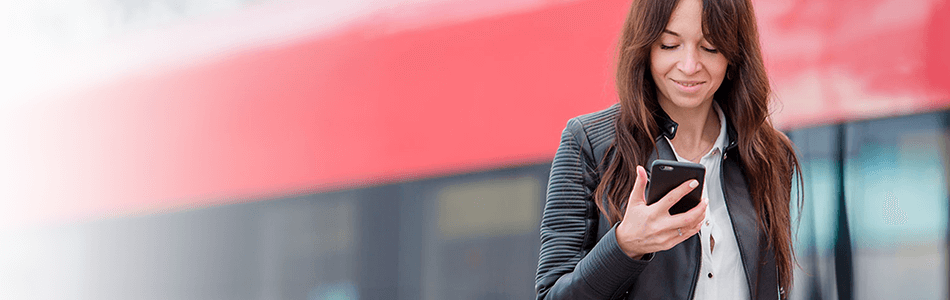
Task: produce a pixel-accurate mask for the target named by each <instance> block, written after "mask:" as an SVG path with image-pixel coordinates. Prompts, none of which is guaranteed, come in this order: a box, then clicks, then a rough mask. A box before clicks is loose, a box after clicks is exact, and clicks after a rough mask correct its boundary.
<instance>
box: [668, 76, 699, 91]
mask: <svg viewBox="0 0 950 300" xmlns="http://www.w3.org/2000/svg"><path fill="white" fill-rule="evenodd" d="M670 80H673V79H670ZM673 82H675V83H676V85H678V86H679V87H680V90H682V91H684V92H687V93H692V92H695V91H698V90H699V87H700V86H701V85H702V84H704V83H706V82H705V81H679V80H673Z"/></svg>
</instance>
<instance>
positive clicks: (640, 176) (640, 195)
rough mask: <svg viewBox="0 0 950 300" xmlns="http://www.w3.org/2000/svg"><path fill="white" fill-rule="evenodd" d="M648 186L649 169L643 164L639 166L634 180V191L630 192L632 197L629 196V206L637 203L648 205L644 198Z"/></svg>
mask: <svg viewBox="0 0 950 300" xmlns="http://www.w3.org/2000/svg"><path fill="white" fill-rule="evenodd" d="M646 186H647V171H646V169H644V168H643V167H641V166H637V178H636V179H635V181H634V182H633V191H631V192H630V197H629V198H627V208H628V209H629V208H630V207H631V206H635V205H646V199H644V198H645V197H644V191H646Z"/></svg>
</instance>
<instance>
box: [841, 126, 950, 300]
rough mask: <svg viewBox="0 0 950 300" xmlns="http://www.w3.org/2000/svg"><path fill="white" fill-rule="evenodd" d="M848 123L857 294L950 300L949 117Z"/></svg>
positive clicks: (847, 189) (848, 185)
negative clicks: (949, 291)
mask: <svg viewBox="0 0 950 300" xmlns="http://www.w3.org/2000/svg"><path fill="white" fill-rule="evenodd" d="M846 129H847V130H846V131H845V138H846V149H845V182H844V186H845V194H846V195H847V196H846V197H845V200H846V202H847V212H848V215H849V222H850V228H851V240H852V245H853V254H852V255H853V257H854V291H855V295H854V298H856V299H866V298H881V299H897V298H904V299H946V298H947V291H946V282H947V269H946V268H947V267H946V265H947V259H946V256H947V239H946V235H947V222H948V218H947V215H948V203H947V176H946V175H947V165H946V159H947V144H946V143H947V142H946V141H947V133H946V132H947V131H946V129H947V128H946V124H945V123H944V115H943V114H924V115H916V116H907V117H899V118H891V119H882V120H872V121H866V122H856V123H852V124H847V126H846Z"/></svg>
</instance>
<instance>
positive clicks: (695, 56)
mask: <svg viewBox="0 0 950 300" xmlns="http://www.w3.org/2000/svg"><path fill="white" fill-rule="evenodd" d="M702 18H703V4H702V0H680V1H679V3H678V4H677V5H676V9H675V10H673V15H672V16H670V22H669V24H667V25H666V30H664V31H663V35H661V36H660V39H659V40H658V41H657V42H656V43H654V44H653V46H652V48H651V50H650V72H651V73H652V74H653V80H654V81H655V82H656V86H657V92H658V93H657V95H658V98H659V99H658V101H659V102H660V105H661V106H662V107H670V105H673V106H675V107H679V108H695V107H699V106H700V104H703V103H709V102H707V101H712V98H713V94H715V93H716V90H717V89H719V85H720V84H722V80H723V78H724V77H725V75H726V67H727V66H728V65H729V62H728V61H727V60H726V57H725V56H723V55H722V53H719V51H717V50H716V47H714V46H713V45H712V44H709V42H707V41H706V40H705V39H704V38H703V27H702V26H703V25H702V20H703V19H702Z"/></svg>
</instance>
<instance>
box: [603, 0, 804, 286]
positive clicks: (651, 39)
mask: <svg viewBox="0 0 950 300" xmlns="http://www.w3.org/2000/svg"><path fill="white" fill-rule="evenodd" d="M678 2H679V1H668V0H635V1H634V2H633V6H632V7H631V9H630V13H629V15H628V16H627V20H626V22H625V24H624V28H623V33H622V36H621V39H620V45H619V46H620V49H619V58H618V64H617V92H618V94H619V98H620V113H619V115H618V116H617V122H616V133H617V134H616V139H615V140H614V144H613V145H611V149H609V150H608V152H609V151H610V150H614V151H615V152H616V153H615V155H614V156H613V157H609V156H605V159H604V162H601V163H602V164H606V165H605V166H606V169H605V171H604V174H603V176H602V177H601V182H600V184H599V185H598V186H597V189H596V190H595V192H594V199H598V200H597V201H594V202H596V203H597V207H598V208H599V209H600V211H601V213H603V214H604V216H606V217H607V220H608V221H609V222H610V223H611V224H613V223H616V222H619V221H620V220H621V219H622V218H623V213H622V212H623V210H622V208H623V207H624V205H625V204H626V201H627V198H628V197H629V194H630V191H631V190H633V182H634V180H635V175H634V174H635V171H634V170H635V168H636V166H637V165H645V164H646V161H647V158H648V156H649V154H650V152H651V151H653V150H654V149H655V148H656V145H655V140H656V137H657V136H659V134H660V128H659V125H658V124H657V123H656V121H655V119H654V114H656V113H658V111H659V110H660V106H659V103H658V102H657V95H656V84H655V83H654V81H653V78H652V76H651V75H650V51H651V47H652V46H653V44H654V43H655V42H656V41H657V40H658V39H659V38H660V35H661V34H662V32H663V30H664V29H665V28H666V25H667V23H668V22H669V19H670V16H671V15H672V13H673V10H674V9H675V7H676V5H677V3H678ZM702 24H703V35H704V36H705V38H706V39H707V41H709V42H710V43H711V44H713V45H714V46H715V47H716V49H718V50H719V51H720V52H721V53H722V54H723V55H724V56H725V57H726V59H728V60H729V67H728V69H727V71H726V74H727V75H726V79H724V81H723V83H722V85H721V86H720V87H719V89H718V90H717V91H716V93H715V95H714V99H716V101H717V102H718V103H719V106H720V107H721V108H722V111H723V113H724V114H725V115H726V117H727V119H728V120H729V122H731V124H732V125H733V128H735V131H736V135H737V138H736V147H737V150H738V151H739V155H738V157H739V160H740V165H741V166H742V169H743V171H744V175H745V179H746V182H747V183H748V185H749V190H750V193H751V196H752V202H753V205H754V206H755V210H756V214H757V215H758V223H759V227H760V229H762V230H763V231H764V232H766V233H767V237H768V239H767V240H768V243H769V246H770V247H773V249H774V251H775V255H776V265H777V267H778V275H779V286H780V287H781V288H783V289H784V290H786V291H787V290H789V289H790V288H791V284H792V266H793V264H794V253H793V252H792V245H791V220H790V219H791V218H790V212H789V205H790V202H791V199H790V198H791V190H792V180H793V177H795V175H794V174H797V177H796V179H797V180H798V181H799V183H800V182H801V174H800V173H797V172H796V171H797V170H800V169H801V166H800V165H799V163H798V159H797V158H796V155H795V150H794V149H793V146H792V143H791V141H790V140H789V139H788V138H787V137H786V136H785V135H784V134H782V133H781V132H780V131H778V130H776V129H775V128H774V127H772V124H771V122H770V120H769V111H768V103H769V95H770V93H771V88H770V86H769V81H768V77H767V76H766V74H765V66H764V64H763V62H762V53H761V50H760V47H759V35H758V29H757V28H756V19H755V14H754V12H753V9H752V4H751V3H750V1H749V0H703V22H702ZM799 186H800V185H799ZM601 199H606V202H603V201H601ZM801 205H802V200H801V198H799V199H798V206H799V207H801ZM783 296H784V295H783Z"/></svg>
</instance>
